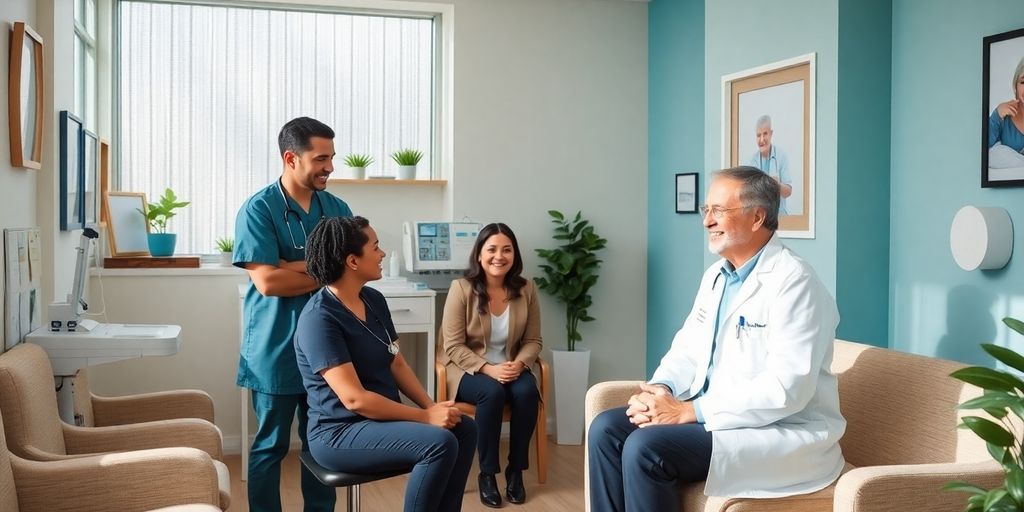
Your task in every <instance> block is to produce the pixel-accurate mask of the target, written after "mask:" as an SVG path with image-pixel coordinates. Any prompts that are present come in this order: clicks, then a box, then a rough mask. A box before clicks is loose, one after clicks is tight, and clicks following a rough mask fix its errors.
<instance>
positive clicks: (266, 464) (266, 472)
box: [248, 390, 337, 512]
mask: <svg viewBox="0 0 1024 512" xmlns="http://www.w3.org/2000/svg"><path fill="white" fill-rule="evenodd" d="M252 408H253V409H254V410H255V411H256V422H257V424H258V426H257V427H256V436H255V438H254V439H253V440H252V449H251V450H250V451H249V482H248V483H249V485H248V488H249V510H250V511H251V512H280V511H281V460H283V459H284V458H285V456H286V455H288V445H289V441H290V437H291V430H292V418H295V417H296V416H298V419H299V439H300V440H301V441H302V449H303V450H306V449H307V448H306V447H307V442H306V424H307V423H308V420H307V417H308V416H307V413H308V412H309V405H308V404H307V403H306V395H305V394H301V395H272V394H270V393H260V392H258V391H255V390H253V391H252ZM300 466H302V465H301V464H300ZM301 471H302V476H301V485H302V502H303V504H304V505H303V510H304V511H305V512H329V511H333V510H334V502H335V500H336V499H337V493H336V491H335V489H334V488H333V487H327V486H325V485H323V484H321V483H320V481H319V480H317V479H316V477H315V476H313V474H312V473H310V472H309V470H308V469H306V467H305V466H302V469H301Z"/></svg>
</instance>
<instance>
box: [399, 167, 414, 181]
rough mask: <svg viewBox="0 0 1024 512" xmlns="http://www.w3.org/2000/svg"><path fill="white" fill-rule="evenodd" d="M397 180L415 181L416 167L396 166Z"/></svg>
mask: <svg viewBox="0 0 1024 512" xmlns="http://www.w3.org/2000/svg"><path fill="white" fill-rule="evenodd" d="M398 179H400V180H414V179H416V166H415V165H399V166H398Z"/></svg>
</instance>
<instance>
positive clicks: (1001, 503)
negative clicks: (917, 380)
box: [944, 317, 1024, 512]
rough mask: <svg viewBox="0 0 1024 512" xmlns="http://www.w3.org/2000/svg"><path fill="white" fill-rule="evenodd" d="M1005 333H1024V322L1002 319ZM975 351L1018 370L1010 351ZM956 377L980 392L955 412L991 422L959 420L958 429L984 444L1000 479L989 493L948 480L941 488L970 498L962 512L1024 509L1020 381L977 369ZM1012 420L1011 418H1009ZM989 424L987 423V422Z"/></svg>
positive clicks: (1023, 389)
mask: <svg viewBox="0 0 1024 512" xmlns="http://www.w3.org/2000/svg"><path fill="white" fill-rule="evenodd" d="M1003 323H1005V324H1006V325H1007V327H1009V328H1010V329H1013V330H1014V331H1017V332H1018V333H1020V334H1024V322H1021V321H1020V320H1017V319H1014V318H1009V317H1007V318H1004V319H1003ZM981 347H982V348H983V349H984V350H985V352H988V353H989V355H991V356H992V357H994V358H996V359H997V360H998V361H1000V362H1001V363H1003V364H1005V365H1006V366H1009V367H1010V368H1013V369H1014V370H1017V371H1018V372H1024V357H1022V356H1021V355H1020V354H1018V353H1016V352H1014V351H1013V350H1011V349H1008V348H1005V347H1000V346H999V345H993V344H988V343H984V344H982V345H981ZM952 376H953V377H954V378H956V379H959V380H962V381H964V382H966V383H968V384H973V385H975V386H978V387H979V388H981V389H983V390H984V391H985V392H984V394H983V395H982V396H980V397H977V398H974V399H971V400H968V401H966V402H964V403H962V404H960V407H959V408H960V409H980V410H983V411H985V412H986V413H987V414H988V416H989V417H990V418H992V419H988V418H982V417H980V416H964V418H963V423H962V424H961V425H960V426H961V428H969V429H971V431H973V432H974V433H975V434H977V435H978V437H980V438H981V439H982V440H984V441H985V444H986V445H987V446H988V452H989V453H990V454H992V458H994V459H995V460H996V461H998V462H999V463H1000V464H1001V465H1002V466H1003V471H1004V472H1005V473H1006V478H1005V479H1004V480H1003V485H1002V486H1000V487H996V488H995V489H988V490H986V489H982V488H981V487H978V486H976V485H973V484H969V483H967V482H952V483H950V484H947V485H946V486H945V487H944V489H946V490H950V491H963V492H968V493H970V494H971V496H969V497H968V498H967V506H966V507H965V508H964V510H965V511H967V512H982V511H985V512H988V511H992V512H995V511H1004V510H1005V511H1011V510H1024V453H1022V442H1024V431H1022V430H1021V427H1020V425H1021V422H1024V380H1021V378H1020V377H1019V376H1018V375H1017V374H1014V373H1011V372H1007V371H1003V370H993V369H991V368H985V367H981V366H972V367H969V368H963V369H960V370H957V371H955V372H953V373H952ZM1011 414H1012V415H1013V416H1015V417H1016V419H1011V417H1010V415H1011ZM993 419H994V420H995V421H992V420H993Z"/></svg>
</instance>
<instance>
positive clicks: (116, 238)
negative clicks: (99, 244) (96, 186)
mask: <svg viewBox="0 0 1024 512" xmlns="http://www.w3.org/2000/svg"><path fill="white" fill-rule="evenodd" d="M103 209H104V210H106V212H107V214H106V215H107V240H110V255H111V256H113V257H115V258H116V257H118V256H149V237H148V235H149V222H146V217H145V215H143V214H142V212H144V211H146V194H143V193H142V192H107V191H105V192H104V193H103Z"/></svg>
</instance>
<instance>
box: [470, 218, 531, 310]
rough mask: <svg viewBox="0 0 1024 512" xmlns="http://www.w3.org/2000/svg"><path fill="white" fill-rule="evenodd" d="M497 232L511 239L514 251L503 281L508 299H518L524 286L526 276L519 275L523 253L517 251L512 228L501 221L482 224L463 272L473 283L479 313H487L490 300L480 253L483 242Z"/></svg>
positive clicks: (517, 245) (521, 268)
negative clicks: (482, 226)
mask: <svg viewBox="0 0 1024 512" xmlns="http://www.w3.org/2000/svg"><path fill="white" fill-rule="evenodd" d="M499 234H500V235H505V236H507V237H508V239H509V240H512V252H513V253H515V259H514V261H513V262H512V268H510V269H508V273H507V274H505V282H504V283H503V284H504V286H505V290H507V291H508V300H509V301H512V300H515V299H518V298H519V297H520V296H521V295H522V289H523V287H524V286H526V278H524V277H523V276H522V275H520V274H522V273H523V257H522V256H523V255H522V253H521V252H519V241H517V240H516V235H515V233H513V232H512V228H510V227H508V225H507V224H505V223H503V222H493V223H491V224H488V225H486V226H484V228H483V229H481V230H480V234H479V235H478V236H477V237H476V242H475V243H474V244H473V252H472V253H470V255H469V268H467V269H466V273H465V274H464V275H465V277H466V279H468V280H469V282H470V283H472V285H473V293H475V294H476V299H477V311H479V312H480V314H481V315H484V314H487V303H488V302H490V300H491V298H490V296H488V295H487V273H486V272H484V269H483V267H482V266H481V265H480V253H481V252H483V250H484V243H486V242H487V239H488V238H490V237H492V236H494V235H499Z"/></svg>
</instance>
